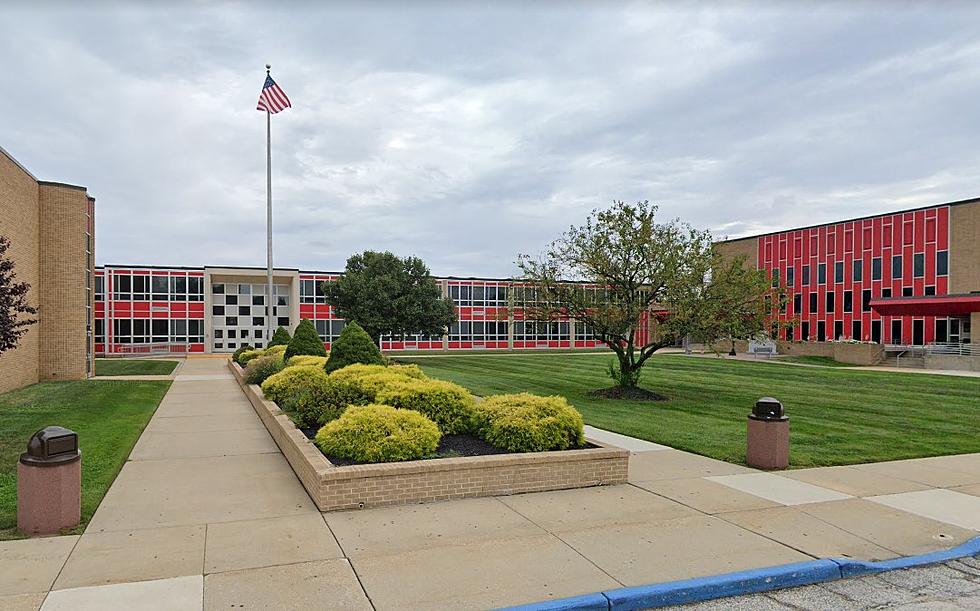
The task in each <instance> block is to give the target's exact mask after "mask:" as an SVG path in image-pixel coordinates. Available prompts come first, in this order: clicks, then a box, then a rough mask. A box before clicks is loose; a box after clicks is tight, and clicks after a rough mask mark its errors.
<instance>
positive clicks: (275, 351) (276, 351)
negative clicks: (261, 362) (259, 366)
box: [262, 344, 286, 358]
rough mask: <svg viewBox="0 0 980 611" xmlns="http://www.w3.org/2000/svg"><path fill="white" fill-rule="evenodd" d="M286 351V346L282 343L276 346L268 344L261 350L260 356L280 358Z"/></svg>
mask: <svg viewBox="0 0 980 611" xmlns="http://www.w3.org/2000/svg"><path fill="white" fill-rule="evenodd" d="M285 353H286V346H285V345H283V344H278V345H276V346H269V347H268V348H266V349H265V350H263V351H262V356H278V357H279V358H282V355H283V354H285Z"/></svg>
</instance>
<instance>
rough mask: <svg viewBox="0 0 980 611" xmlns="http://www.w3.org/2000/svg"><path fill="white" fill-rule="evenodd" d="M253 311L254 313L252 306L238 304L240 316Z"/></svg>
mask: <svg viewBox="0 0 980 611" xmlns="http://www.w3.org/2000/svg"><path fill="white" fill-rule="evenodd" d="M251 313H252V308H251V306H238V315H239V316H248V315H249V314H251Z"/></svg>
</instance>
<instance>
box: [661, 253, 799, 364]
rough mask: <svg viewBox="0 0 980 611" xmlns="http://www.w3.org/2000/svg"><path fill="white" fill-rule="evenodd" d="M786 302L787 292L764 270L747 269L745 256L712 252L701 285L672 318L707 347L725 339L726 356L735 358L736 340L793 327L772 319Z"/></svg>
mask: <svg viewBox="0 0 980 611" xmlns="http://www.w3.org/2000/svg"><path fill="white" fill-rule="evenodd" d="M773 284H775V286H773ZM787 300H788V293H787V291H786V289H785V288H784V287H782V286H781V285H779V283H778V282H776V283H772V282H771V281H770V279H769V277H768V276H767V274H766V271H765V270H759V269H754V268H752V267H750V266H747V265H746V258H745V256H744V255H739V256H737V257H728V258H726V257H724V256H723V255H722V254H721V253H720V252H718V251H715V252H714V253H713V255H712V262H711V273H710V274H707V276H706V278H705V282H704V283H703V285H702V286H701V287H693V288H692V291H691V294H690V295H689V296H688V298H687V299H683V300H681V301H680V302H679V303H677V304H676V307H675V309H674V310H673V311H672V315H674V316H676V317H677V318H678V319H682V320H683V321H684V322H683V324H682V325H681V326H684V327H685V328H686V329H687V333H688V334H689V335H690V336H691V337H692V338H693V339H696V340H699V341H701V342H703V343H704V344H706V345H708V346H712V345H714V344H715V343H716V342H717V341H718V340H720V339H727V340H728V341H729V342H730V343H731V351H730V352H729V354H731V355H734V354H735V340H738V339H752V338H754V337H760V336H766V335H770V333H773V334H774V331H773V329H774V328H778V327H780V326H788V325H792V321H789V322H779V321H778V318H777V317H776V316H774V314H775V313H776V312H778V311H781V310H783V309H784V308H785V306H786V303H787Z"/></svg>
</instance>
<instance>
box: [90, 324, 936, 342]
mask: <svg viewBox="0 0 980 611" xmlns="http://www.w3.org/2000/svg"><path fill="white" fill-rule="evenodd" d="M948 328H949V321H947V320H946V319H945V318H937V319H936V341H937V342H939V343H943V342H948V341H949V333H948V331H947V329H948ZM96 341H98V340H96Z"/></svg>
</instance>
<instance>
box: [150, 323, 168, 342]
mask: <svg viewBox="0 0 980 611" xmlns="http://www.w3.org/2000/svg"><path fill="white" fill-rule="evenodd" d="M167 327H168V325H167V321H166V320H165V319H157V318H154V319H153V320H152V321H151V324H150V328H151V330H152V335H153V341H154V342H166V341H168V336H169V334H170V331H169V329H168V328H167Z"/></svg>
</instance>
